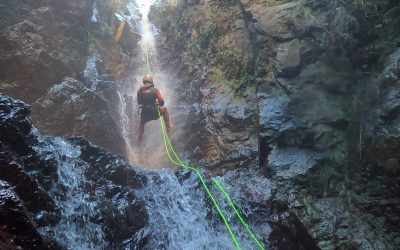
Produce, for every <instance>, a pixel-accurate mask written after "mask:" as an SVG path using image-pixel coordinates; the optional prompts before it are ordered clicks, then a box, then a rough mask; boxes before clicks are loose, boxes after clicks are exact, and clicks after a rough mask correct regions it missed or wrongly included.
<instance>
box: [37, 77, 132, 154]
mask: <svg viewBox="0 0 400 250" xmlns="http://www.w3.org/2000/svg"><path fill="white" fill-rule="evenodd" d="M89 100H90V101H89ZM32 108H33V109H34V110H35V112H34V115H33V118H34V119H35V120H36V126H37V128H38V129H39V130H40V131H42V132H43V133H47V134H51V135H56V136H77V135H85V137H86V139H88V140H90V141H93V142H95V143H97V144H99V145H101V146H103V147H106V148H108V149H109V150H110V151H111V152H113V153H119V154H122V155H124V153H125V147H126V145H125V144H124V143H120V142H121V141H124V139H123V137H122V135H121V132H120V130H119V129H118V128H119V124H118V122H117V121H116V120H115V118H113V116H112V115H108V113H109V112H110V113H116V112H117V111H116V110H113V106H112V103H110V101H109V100H107V99H106V98H105V97H104V96H103V95H102V94H100V93H99V92H96V90H95V89H90V88H88V87H86V86H85V85H84V84H83V83H82V82H80V81H78V80H76V79H73V78H66V79H64V80H63V81H62V82H61V83H60V84H57V85H54V86H53V87H52V88H51V89H50V90H49V91H48V92H47V93H46V94H45V95H43V96H42V97H41V98H39V99H38V100H37V101H36V102H35V103H34V104H33V105H32ZM100 134H101V136H99V135H100Z"/></svg>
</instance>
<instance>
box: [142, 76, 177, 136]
mask: <svg viewBox="0 0 400 250" xmlns="http://www.w3.org/2000/svg"><path fill="white" fill-rule="evenodd" d="M137 101H138V104H139V105H140V106H141V107H142V112H141V117H140V125H139V135H138V141H139V142H142V140H143V135H144V125H145V124H146V123H147V122H149V121H152V120H157V119H158V118H159V114H158V109H159V110H160V113H161V114H162V116H163V118H164V121H165V125H166V127H167V130H168V132H169V131H170V130H171V128H172V125H171V123H170V121H169V113H168V110H167V108H166V107H164V99H163V97H162V95H161V92H160V90H158V89H157V88H155V87H154V83H153V77H152V76H150V75H146V76H144V77H143V85H142V86H141V87H140V89H139V90H138V92H137Z"/></svg>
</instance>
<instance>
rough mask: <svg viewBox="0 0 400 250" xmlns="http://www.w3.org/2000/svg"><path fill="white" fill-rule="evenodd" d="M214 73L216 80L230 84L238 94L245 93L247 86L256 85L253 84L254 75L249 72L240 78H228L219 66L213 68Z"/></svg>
mask: <svg viewBox="0 0 400 250" xmlns="http://www.w3.org/2000/svg"><path fill="white" fill-rule="evenodd" d="M212 73H213V76H214V81H215V82H218V83H221V84H224V85H226V86H228V87H229V88H231V89H232V90H233V91H234V93H235V94H236V95H238V96H241V95H243V94H244V92H245V90H246V89H247V88H249V87H251V86H254V84H251V83H253V82H254V77H253V76H252V75H249V74H245V75H243V76H242V77H240V78H238V79H228V78H227V77H226V76H225V74H224V72H222V71H221V70H220V69H218V68H213V69H212Z"/></svg>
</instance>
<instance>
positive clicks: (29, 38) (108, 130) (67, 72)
mask: <svg viewBox="0 0 400 250" xmlns="http://www.w3.org/2000/svg"><path fill="white" fill-rule="evenodd" d="M129 2H130V1H111V0H110V1H108V0H107V1H93V0H88V1H68V2H65V1H61V0H57V1H50V2H49V1H14V2H12V3H11V2H10V3H5V4H4V5H2V7H1V10H0V14H1V17H0V43H1V45H2V46H1V48H0V54H1V55H0V89H1V90H2V91H3V92H4V93H6V94H8V95H10V96H12V97H14V98H18V99H22V100H23V101H25V102H27V103H29V104H31V105H32V113H33V120H34V122H35V125H36V126H37V127H38V129H39V130H40V131H41V132H43V133H46V134H51V135H56V136H71V135H75V136H78V135H79V136H85V137H86V138H87V139H89V140H91V141H93V142H95V143H97V144H99V145H101V146H103V147H105V148H107V149H109V150H110V151H112V152H113V153H116V154H120V155H122V156H125V157H127V150H126V149H127V147H128V145H130V144H131V143H132V142H131V141H129V140H128V136H127V135H125V136H124V135H123V133H122V132H121V131H123V130H127V128H128V127H129V128H130V127H134V124H132V121H131V120H130V121H128V122H127V123H128V124H127V125H126V128H123V126H124V125H122V124H121V120H122V118H121V116H124V115H125V114H122V113H123V112H125V110H124V111H123V112H122V111H121V109H122V108H123V107H125V106H127V105H131V106H132V107H130V109H129V110H128V112H129V111H130V113H131V114H133V113H134V112H133V105H132V103H131V102H130V103H128V102H129V100H128V99H129V98H126V97H124V96H123V95H121V94H120V93H121V92H122V93H126V92H128V91H127V90H126V89H127V88H128V89H131V90H132V87H134V86H132V83H133V81H132V79H130V77H131V75H132V72H134V71H135V68H136V66H135V62H136V61H137V60H136V61H135V59H134V57H133V56H134V55H135V54H136V53H137V51H136V49H137V48H136V46H135V45H136V44H137V41H138V38H139V36H138V35H137V34H135V33H133V32H134V28H136V27H134V22H135V20H136V19H138V18H139V17H136V16H135V15H137V13H135V12H134V8H135V5H134V4H132V3H131V5H129V6H130V9H128V3H129ZM130 10H131V11H133V12H132V13H131V12H130ZM116 14H118V15H119V16H117V15H116ZM118 18H121V20H122V19H123V20H125V21H126V22H128V21H130V22H131V23H129V25H128V24H127V25H126V28H125V29H124V31H123V34H122V38H121V40H120V41H119V42H117V41H115V38H114V35H115V32H116V30H117V28H118V26H119V24H120V20H119V19H118ZM135 18H136V19H135ZM61 95H63V96H62V97H61ZM54 99H57V100H56V101H54ZM51 100H53V101H51ZM88 104H90V105H88ZM94 121H96V122H94ZM126 134H129V132H127V133H126ZM130 136H133V135H130ZM124 137H126V138H124Z"/></svg>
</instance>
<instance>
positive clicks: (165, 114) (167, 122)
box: [160, 107, 172, 131]
mask: <svg viewBox="0 0 400 250" xmlns="http://www.w3.org/2000/svg"><path fill="white" fill-rule="evenodd" d="M160 112H161V114H162V116H163V118H164V122H165V125H166V126H167V130H168V131H169V130H170V129H171V128H172V124H171V122H170V120H169V113H168V110H167V108H166V107H161V108H160Z"/></svg>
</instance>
